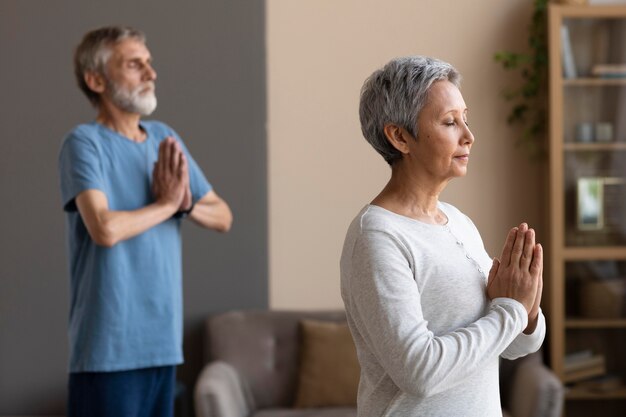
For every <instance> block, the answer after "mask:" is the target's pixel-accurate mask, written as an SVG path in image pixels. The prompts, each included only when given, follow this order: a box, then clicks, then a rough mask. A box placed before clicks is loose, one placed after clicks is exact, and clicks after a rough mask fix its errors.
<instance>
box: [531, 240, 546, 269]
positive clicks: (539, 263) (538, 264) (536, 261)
mask: <svg viewBox="0 0 626 417" xmlns="http://www.w3.org/2000/svg"><path fill="white" fill-rule="evenodd" d="M542 272H543V247H542V246H541V244H539V243H538V244H536V245H535V247H534V250H533V261H532V262H531V264H530V273H531V275H532V276H533V278H539V277H541V275H542Z"/></svg>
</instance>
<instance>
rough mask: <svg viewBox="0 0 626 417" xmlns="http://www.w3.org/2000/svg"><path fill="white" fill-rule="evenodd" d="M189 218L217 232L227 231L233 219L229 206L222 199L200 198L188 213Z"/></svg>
mask: <svg viewBox="0 0 626 417" xmlns="http://www.w3.org/2000/svg"><path fill="white" fill-rule="evenodd" d="M189 218H190V219H191V220H193V221H194V222H195V223H197V224H199V225H200V226H202V227H205V228H207V229H211V230H216V231H218V232H228V231H229V230H230V226H231V224H232V221H233V215H232V213H231V211H230V207H228V204H226V202H225V201H224V200H222V199H217V200H215V201H206V200H205V199H201V200H200V201H198V202H197V203H196V205H195V206H194V207H193V210H192V211H191V213H189Z"/></svg>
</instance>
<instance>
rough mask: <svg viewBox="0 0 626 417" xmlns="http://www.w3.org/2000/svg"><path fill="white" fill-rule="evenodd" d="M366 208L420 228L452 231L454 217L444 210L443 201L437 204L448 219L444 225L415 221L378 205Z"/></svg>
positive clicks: (370, 205)
mask: <svg viewBox="0 0 626 417" xmlns="http://www.w3.org/2000/svg"><path fill="white" fill-rule="evenodd" d="M366 208H367V209H374V210H378V211H381V212H383V213H385V214H388V215H390V216H393V217H397V218H399V219H401V220H403V221H405V222H407V223H411V224H417V225H419V226H424V227H429V228H433V229H438V230H446V231H450V225H451V224H452V217H451V216H450V214H449V213H448V211H447V210H446V209H445V208H444V204H443V203H442V202H441V201H438V202H437V208H438V209H439V210H441V211H442V212H443V214H445V215H446V218H447V219H448V221H447V222H446V223H444V224H432V223H426V222H423V221H421V220H417V219H414V218H412V217H408V216H405V215H402V214H398V213H395V212H393V211H391V210H387V209H386V208H384V207H381V206H378V205H376V204H371V203H370V204H368V205H367V206H366Z"/></svg>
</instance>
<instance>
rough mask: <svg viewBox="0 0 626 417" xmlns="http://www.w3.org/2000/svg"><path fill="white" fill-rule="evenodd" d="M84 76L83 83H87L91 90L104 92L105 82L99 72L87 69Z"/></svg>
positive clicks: (99, 92)
mask: <svg viewBox="0 0 626 417" xmlns="http://www.w3.org/2000/svg"><path fill="white" fill-rule="evenodd" d="M84 78H85V84H87V87H89V89H90V90H91V91H93V92H94V93H98V94H102V93H104V90H105V89H106V82H105V80H104V77H103V76H102V75H101V74H99V73H97V72H94V71H87V72H86V73H85V77H84Z"/></svg>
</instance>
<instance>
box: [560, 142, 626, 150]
mask: <svg viewBox="0 0 626 417" xmlns="http://www.w3.org/2000/svg"><path fill="white" fill-rule="evenodd" d="M563 149H565V150H566V151H626V142H608V143H597V142H596V143H574V142H566V143H564V144H563Z"/></svg>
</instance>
